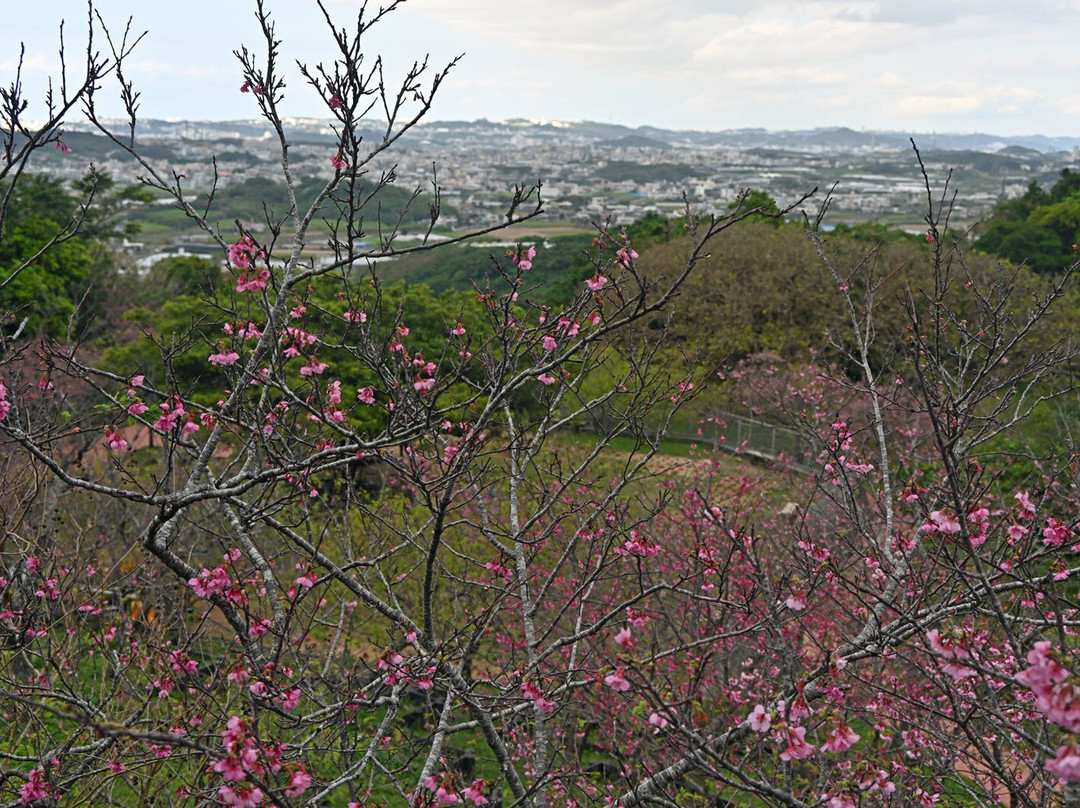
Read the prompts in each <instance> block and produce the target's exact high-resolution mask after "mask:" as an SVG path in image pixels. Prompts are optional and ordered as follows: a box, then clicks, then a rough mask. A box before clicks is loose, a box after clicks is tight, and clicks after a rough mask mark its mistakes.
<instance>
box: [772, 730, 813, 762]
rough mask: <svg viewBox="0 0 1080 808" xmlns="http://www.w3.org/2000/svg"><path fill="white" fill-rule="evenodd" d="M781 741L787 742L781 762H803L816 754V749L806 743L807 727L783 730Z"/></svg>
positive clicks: (781, 755)
mask: <svg viewBox="0 0 1080 808" xmlns="http://www.w3.org/2000/svg"><path fill="white" fill-rule="evenodd" d="M780 740H781V741H783V740H786V741H787V746H786V747H785V749H784V751H783V752H781V753H780V759H781V760H802V759H803V758H807V757H810V755H812V754H814V751H815V750H814V747H813V746H811V745H810V744H809V743H807V742H806V727H787V728H786V729H784V730H781V735H780Z"/></svg>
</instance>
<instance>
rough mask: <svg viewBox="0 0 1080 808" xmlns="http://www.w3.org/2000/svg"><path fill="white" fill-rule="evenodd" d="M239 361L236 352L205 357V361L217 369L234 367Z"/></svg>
mask: <svg viewBox="0 0 1080 808" xmlns="http://www.w3.org/2000/svg"><path fill="white" fill-rule="evenodd" d="M239 359H240V354H238V353H237V352H236V351H227V352H226V351H223V352H221V353H216V354H210V356H209V357H207V361H209V362H210V364H211V365H218V366H219V367H227V366H229V365H235V364H236V362H237V361H238V360H239Z"/></svg>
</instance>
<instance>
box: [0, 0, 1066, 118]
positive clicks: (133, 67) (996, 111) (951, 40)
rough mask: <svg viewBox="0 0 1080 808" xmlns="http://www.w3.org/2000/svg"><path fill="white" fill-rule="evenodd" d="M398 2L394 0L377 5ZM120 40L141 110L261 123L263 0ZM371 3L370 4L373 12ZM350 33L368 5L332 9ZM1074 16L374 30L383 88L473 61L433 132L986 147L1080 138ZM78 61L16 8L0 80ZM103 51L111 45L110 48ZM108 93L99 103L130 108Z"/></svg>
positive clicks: (73, 51) (476, 1) (38, 78)
mask: <svg viewBox="0 0 1080 808" xmlns="http://www.w3.org/2000/svg"><path fill="white" fill-rule="evenodd" d="M382 1H383V3H384V4H385V3H386V2H387V0H382ZM95 5H96V7H97V8H98V9H99V11H100V12H101V14H102V16H103V17H104V18H105V20H106V22H107V23H108V24H109V25H110V28H111V29H112V31H113V33H114V35H115V34H117V33H118V32H120V31H121V30H122V28H123V25H124V23H125V22H126V20H127V18H128V16H129V15H130V16H132V17H133V18H134V21H133V29H134V30H136V31H137V32H141V31H143V30H148V31H149V33H148V35H147V38H146V39H145V40H144V41H143V42H142V43H141V44H140V45H139V47H138V49H137V50H136V52H135V54H134V56H133V58H132V60H131V62H130V64H129V65H128V67H127V70H126V77H127V78H129V79H131V80H133V81H134V82H135V87H136V90H138V91H141V92H142V99H141V101H142V107H141V114H142V115H143V116H144V117H150V118H174V119H187V120H230V119H249V118H253V117H256V116H257V109H256V107H255V104H254V102H253V101H252V99H251V97H250V96H247V95H243V94H241V93H240V92H239V86H240V84H241V81H242V78H241V75H240V69H239V66H238V64H237V63H236V60H235V58H234V57H233V56H232V50H233V49H234V48H237V47H239V46H240V45H241V44H246V45H247V46H248V47H249V48H252V49H256V50H257V49H258V47H259V45H260V37H259V33H258V29H257V26H256V22H255V19H254V15H253V9H254V2H251V3H249V2H246V0H229V2H217V3H210V2H207V0H187V2H185V3H163V4H157V3H155V4H152V5H151V4H144V3H133V2H131V0H98V2H96V3H95ZM374 5H375V4H373V6H374ZM326 6H327V8H328V10H329V11H330V12H331V14H332V15H333V17H334V19H335V22H336V23H337V25H338V26H339V27H341V26H343V27H346V28H351V27H352V26H353V25H354V23H355V13H356V10H357V9H358V8H359V3H358V2H355V0H327V3H326ZM267 7H268V8H269V9H270V10H271V12H272V13H273V14H274V17H275V18H276V20H277V24H278V29H277V33H278V36H279V38H281V39H282V40H283V44H282V48H281V51H282V55H283V56H284V57H286V58H287V59H288V61H287V62H286V63H285V67H286V70H285V74H286V78H287V80H288V82H289V87H288V89H287V91H286V100H285V103H284V105H283V107H282V110H283V112H284V114H286V115H288V116H292V117H327V116H328V114H329V113H328V110H327V108H326V106H325V103H324V102H323V101H322V99H320V98H319V97H318V96H317V95H316V94H315V93H314V92H313V91H311V90H310V89H309V88H307V87H305V86H304V85H303V79H302V78H301V77H300V76H299V72H298V71H297V70H296V68H295V64H294V62H293V61H292V59H294V58H299V59H301V60H305V61H307V62H309V63H311V64H314V63H316V62H319V61H326V62H328V61H330V60H331V59H332V58H333V50H332V42H331V40H330V38H329V35H328V34H327V32H326V28H325V24H324V23H323V21H322V17H321V14H320V12H319V10H318V8H317V6H316V4H315V3H314V1H313V0H311V1H310V2H309V0H288V2H286V0H277V1H276V2H275V0H267ZM1078 12H1080V0H1029V2H1027V3H1024V4H1016V3H1013V2H1012V1H1011V0H979V2H973V1H972V0H904V1H903V2H892V1H891V0H882V1H881V2H869V0H849V1H848V2H844V1H843V0H759V2H756V3H754V4H753V5H752V8H750V7H749V4H746V3H735V2H728V0H667V2H663V3H661V2H658V1H657V0H590V2H589V3H588V4H582V3H580V2H577V0H543V2H540V0H529V1H528V2H526V0H453V2H450V0H409V2H407V3H405V4H404V5H403V6H402V7H401V8H400V9H399V10H397V11H395V12H394V13H393V14H391V15H389V17H388V18H387V19H386V20H385V21H384V23H382V24H380V25H379V26H377V27H376V28H374V29H373V30H372V31H371V33H370V34H369V37H370V39H369V43H370V45H371V48H372V53H373V54H374V53H381V54H383V56H384V59H385V61H386V65H387V68H388V72H387V75H388V76H392V75H399V74H400V72H401V71H402V70H403V69H404V68H405V67H407V65H409V64H411V63H412V60H413V59H422V58H423V57H424V54H425V53H430V64H431V65H432V67H433V68H435V67H441V66H443V65H445V64H446V63H447V62H449V61H450V60H451V59H453V58H454V57H455V56H457V55H458V54H460V53H464V58H463V59H462V61H461V63H460V64H459V65H458V66H457V67H456V68H455V69H454V70H453V71H451V74H450V76H449V78H448V79H447V81H446V83H445V84H444V85H443V88H442V89H441V90H440V93H439V96H438V97H437V98H436V101H435V105H434V109H433V110H432V114H431V118H432V119H433V120H439V119H441V120H451V119H457V120H474V119H478V118H488V119H491V120H503V119H509V118H527V119H529V120H565V121H577V120H594V121H601V122H606V123H616V124H623V125H627V126H640V125H652V126H658V127H664V128H668V129H697V130H712V131H718V130H725V129H737V128H751V127H761V128H766V129H772V130H779V129H806V128H813V127H826V126H847V127H851V128H853V129H862V130H901V131H920V132H933V131H938V132H975V131H979V132H988V133H992V134H1000V135H1023V134H1045V135H1075V136H1078V137H1080V87H1078V86H1077V85H1076V84H1075V79H1074V77H1075V76H1076V75H1077V68H1078V67H1080V53H1077V51H1076V49H1075V42H1076V41H1077V40H1078V36H1077V35H1078V34H1080V14H1078ZM61 19H66V21H67V25H66V26H65V39H66V42H67V48H68V58H69V60H70V62H71V63H72V64H74V65H77V64H78V62H79V56H80V55H81V53H80V49H81V48H84V43H85V29H86V3H85V2H83V1H82V0H54V2H52V3H43V4H29V5H23V6H20V8H19V12H18V14H17V15H11V16H9V18H8V20H7V21H6V22H7V24H6V25H5V26H4V29H3V31H2V32H0V82H2V83H3V84H4V85H5V86H7V85H10V83H11V82H12V81H13V79H14V70H15V65H16V62H17V57H18V44H19V42H20V41H23V42H25V44H26V57H25V64H24V83H25V85H26V86H27V90H28V98H29V100H30V102H31V107H30V109H29V110H28V114H29V115H30V116H31V117H36V115H35V113H36V112H39V111H40V110H42V108H43V99H42V94H43V88H44V86H45V85H44V77H45V76H46V75H48V74H49V73H53V74H55V73H56V70H57V68H58V63H59V60H58V58H57V55H56V53H57V45H58V37H57V31H58V25H59V21H60V20H61ZM97 45H98V46H99V47H100V48H101V49H105V48H106V47H107V45H106V43H105V42H104V40H101V41H99V42H98V43H97ZM116 95H117V94H116V92H115V88H114V87H111V86H110V87H106V88H105V90H104V91H103V93H102V95H101V98H100V100H99V104H100V109H101V111H102V112H103V114H106V115H118V114H120V112H121V110H120V107H119V104H118V103H117V102H116V101H115V100H114V99H115V98H116Z"/></svg>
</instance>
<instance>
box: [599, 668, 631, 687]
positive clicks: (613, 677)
mask: <svg viewBox="0 0 1080 808" xmlns="http://www.w3.org/2000/svg"><path fill="white" fill-rule="evenodd" d="M604 684H605V685H607V686H608V687H610V688H611V689H612V690H617V691H619V692H620V693H625V692H626V691H627V690H629V689H630V682H629V681H627V679H626V677H625V676H623V672H622V669H619V670H617V671H614V672H613V673H609V674H608V675H607V676H605V677H604Z"/></svg>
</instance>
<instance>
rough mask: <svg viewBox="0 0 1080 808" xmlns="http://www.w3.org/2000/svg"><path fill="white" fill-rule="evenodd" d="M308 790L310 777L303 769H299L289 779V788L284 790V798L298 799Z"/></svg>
mask: <svg viewBox="0 0 1080 808" xmlns="http://www.w3.org/2000/svg"><path fill="white" fill-rule="evenodd" d="M309 788H311V775H310V774H308V773H307V772H306V771H304V770H303V769H299V770H298V771H295V772H293V773H292V777H290V778H289V787H288V788H286V789H285V796H286V797H299V796H300V795H301V794H303V793H304V792H305V791H307V790H308V789H309Z"/></svg>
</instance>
